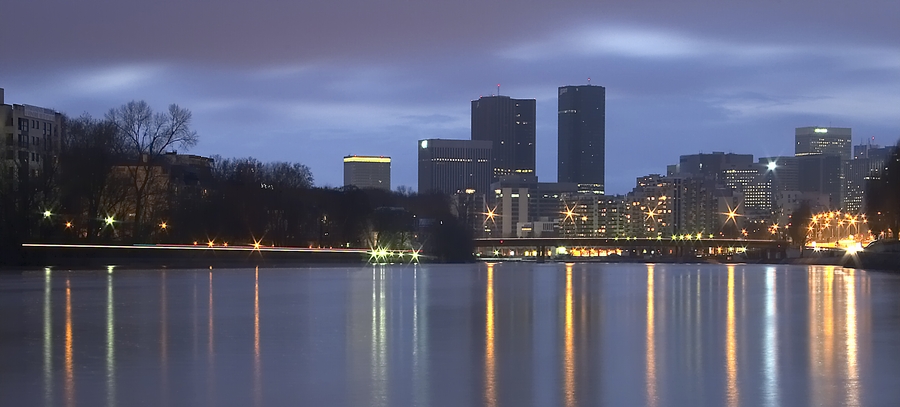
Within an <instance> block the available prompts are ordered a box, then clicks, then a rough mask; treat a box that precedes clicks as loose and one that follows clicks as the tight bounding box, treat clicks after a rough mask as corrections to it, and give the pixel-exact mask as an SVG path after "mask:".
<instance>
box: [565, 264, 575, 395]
mask: <svg viewBox="0 0 900 407" xmlns="http://www.w3.org/2000/svg"><path fill="white" fill-rule="evenodd" d="M565 318H566V320H565V323H566V328H565V329H566V330H565V340H564V343H565V345H564V346H565V361H564V362H563V363H564V364H565V366H564V369H563V372H564V383H565V384H564V389H565V398H566V406H568V407H572V406H574V405H575V402H576V399H575V339H574V337H575V335H574V332H573V327H572V320H573V319H572V263H566V313H565Z"/></svg>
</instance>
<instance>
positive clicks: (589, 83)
mask: <svg viewBox="0 0 900 407" xmlns="http://www.w3.org/2000/svg"><path fill="white" fill-rule="evenodd" d="M588 86H591V78H588Z"/></svg>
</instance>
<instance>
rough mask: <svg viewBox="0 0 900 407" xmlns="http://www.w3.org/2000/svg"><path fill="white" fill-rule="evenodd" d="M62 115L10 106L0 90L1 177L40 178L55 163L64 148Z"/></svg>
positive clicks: (26, 106) (27, 107) (37, 108)
mask: <svg viewBox="0 0 900 407" xmlns="http://www.w3.org/2000/svg"><path fill="white" fill-rule="evenodd" d="M62 121H63V119H62V114H60V113H58V112H56V111H54V110H51V109H46V108H43V107H37V106H31V105H17V104H13V105H8V104H6V102H5V100H4V91H3V88H0V177H4V178H6V180H8V181H11V180H13V179H15V178H16V176H17V175H18V176H25V175H36V174H39V173H40V172H41V170H42V169H43V168H44V166H45V165H49V164H51V163H54V162H55V161H56V159H57V158H58V156H59V151H60V146H61V145H62V141H61V139H62Z"/></svg>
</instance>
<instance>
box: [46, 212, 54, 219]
mask: <svg viewBox="0 0 900 407" xmlns="http://www.w3.org/2000/svg"><path fill="white" fill-rule="evenodd" d="M51 215H53V213H52V212H50V211H44V217H45V218H49V217H50V216H51Z"/></svg>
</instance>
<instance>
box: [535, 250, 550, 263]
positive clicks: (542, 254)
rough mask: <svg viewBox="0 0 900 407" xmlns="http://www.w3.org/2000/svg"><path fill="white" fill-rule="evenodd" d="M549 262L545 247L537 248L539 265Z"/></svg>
mask: <svg viewBox="0 0 900 407" xmlns="http://www.w3.org/2000/svg"><path fill="white" fill-rule="evenodd" d="M546 260H547V248H546V247H544V246H538V247H537V259H536V261H537V262H538V263H543V262H545V261H546Z"/></svg>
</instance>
